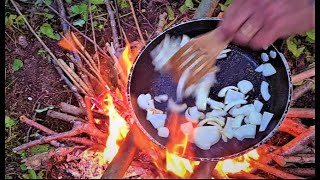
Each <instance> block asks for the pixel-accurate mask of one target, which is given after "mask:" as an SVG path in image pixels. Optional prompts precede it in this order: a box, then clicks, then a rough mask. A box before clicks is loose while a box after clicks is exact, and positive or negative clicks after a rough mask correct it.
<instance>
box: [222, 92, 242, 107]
mask: <svg viewBox="0 0 320 180" xmlns="http://www.w3.org/2000/svg"><path fill="white" fill-rule="evenodd" d="M241 99H244V94H242V93H240V92H238V91H234V90H232V89H230V90H228V91H227V94H226V97H225V98H224V103H225V104H229V103H230V102H232V101H237V100H241Z"/></svg>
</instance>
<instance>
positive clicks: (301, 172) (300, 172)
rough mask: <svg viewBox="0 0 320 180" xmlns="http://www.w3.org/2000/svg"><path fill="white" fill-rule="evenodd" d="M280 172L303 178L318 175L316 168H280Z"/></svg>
mask: <svg viewBox="0 0 320 180" xmlns="http://www.w3.org/2000/svg"><path fill="white" fill-rule="evenodd" d="M280 170H281V171H284V172H287V173H290V174H294V175H297V176H303V177H314V176H315V174H316V169H315V168H280Z"/></svg>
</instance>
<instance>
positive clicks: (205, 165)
mask: <svg viewBox="0 0 320 180" xmlns="http://www.w3.org/2000/svg"><path fill="white" fill-rule="evenodd" d="M216 165H217V162H216V161H212V162H210V161H209V162H206V161H203V162H200V164H199V165H198V166H197V167H196V169H195V170H194V172H193V173H192V175H191V177H190V178H191V179H210V178H211V177H212V169H214V168H215V167H216Z"/></svg>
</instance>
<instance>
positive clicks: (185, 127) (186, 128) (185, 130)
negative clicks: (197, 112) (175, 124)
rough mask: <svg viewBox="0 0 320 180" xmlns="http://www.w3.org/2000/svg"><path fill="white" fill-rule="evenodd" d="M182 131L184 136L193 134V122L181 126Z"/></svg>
mask: <svg viewBox="0 0 320 180" xmlns="http://www.w3.org/2000/svg"><path fill="white" fill-rule="evenodd" d="M180 130H181V131H182V132H183V133H184V134H188V135H189V134H191V133H192V131H193V126H192V123H191V122H186V123H183V124H181V125H180Z"/></svg>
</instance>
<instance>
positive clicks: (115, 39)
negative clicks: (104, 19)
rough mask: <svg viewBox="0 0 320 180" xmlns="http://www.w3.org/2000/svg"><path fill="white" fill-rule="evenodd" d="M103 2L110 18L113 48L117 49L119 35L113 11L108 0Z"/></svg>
mask: <svg viewBox="0 0 320 180" xmlns="http://www.w3.org/2000/svg"><path fill="white" fill-rule="evenodd" d="M104 4H105V5H106V7H107V11H108V14H109V18H110V24H111V30H112V39H113V44H114V48H115V49H118V48H119V36H118V31H117V27H116V21H115V19H114V12H113V10H112V8H111V5H110V0H105V1H104Z"/></svg>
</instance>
